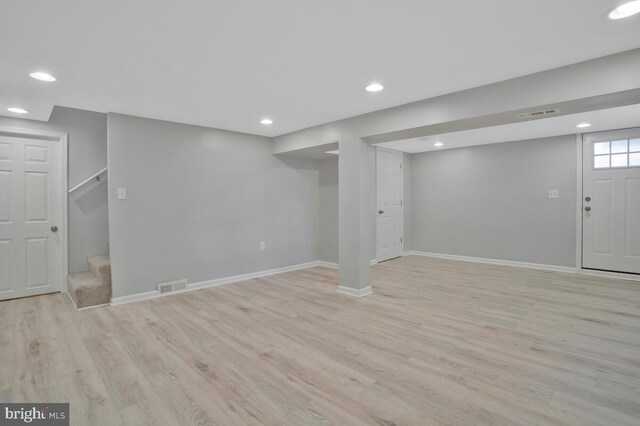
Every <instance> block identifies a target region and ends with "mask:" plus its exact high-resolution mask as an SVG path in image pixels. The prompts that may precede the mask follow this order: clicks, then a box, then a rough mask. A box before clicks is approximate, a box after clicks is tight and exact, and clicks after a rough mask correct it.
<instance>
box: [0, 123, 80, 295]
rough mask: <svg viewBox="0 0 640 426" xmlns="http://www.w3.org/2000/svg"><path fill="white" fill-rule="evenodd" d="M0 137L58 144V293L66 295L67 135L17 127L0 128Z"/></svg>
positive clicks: (67, 258) (67, 228)
mask: <svg viewBox="0 0 640 426" xmlns="http://www.w3.org/2000/svg"><path fill="white" fill-rule="evenodd" d="M0 135H3V136H17V137H22V138H32V139H40V140H48V141H53V142H59V145H60V146H59V149H60V168H61V170H60V181H61V182H60V192H61V194H60V196H61V200H62V202H61V203H60V206H61V210H62V211H61V212H60V218H61V224H62V225H63V226H61V228H62V229H60V251H61V253H60V262H61V263H62V264H61V265H60V274H61V277H60V292H61V293H67V286H66V285H65V283H66V282H67V275H68V273H69V248H68V238H69V221H68V219H67V203H68V198H69V197H68V192H67V191H68V187H69V186H68V182H67V179H68V177H67V161H68V151H67V144H68V139H69V138H68V134H67V133H61V132H50V131H47V130H32V129H22V128H18V127H8V126H0Z"/></svg>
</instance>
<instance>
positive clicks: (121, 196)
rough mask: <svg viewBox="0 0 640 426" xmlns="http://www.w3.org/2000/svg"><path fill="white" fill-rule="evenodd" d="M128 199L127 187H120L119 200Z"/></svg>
mask: <svg viewBox="0 0 640 426" xmlns="http://www.w3.org/2000/svg"><path fill="white" fill-rule="evenodd" d="M126 199H127V188H118V200H126Z"/></svg>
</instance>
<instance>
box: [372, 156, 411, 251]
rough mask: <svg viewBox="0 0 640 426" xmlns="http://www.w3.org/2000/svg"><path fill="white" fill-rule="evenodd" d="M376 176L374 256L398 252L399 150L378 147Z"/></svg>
mask: <svg viewBox="0 0 640 426" xmlns="http://www.w3.org/2000/svg"><path fill="white" fill-rule="evenodd" d="M376 151H377V153H376V175H377V176H376V180H377V188H378V221H377V222H378V224H377V240H378V241H377V256H376V257H377V260H378V262H382V261H383V260H388V259H392V258H394V257H399V256H402V254H403V252H404V245H403V235H402V233H403V222H402V220H403V213H402V204H403V203H402V193H403V179H402V153H401V152H395V151H388V150H385V149H381V148H378V149H377V150H376Z"/></svg>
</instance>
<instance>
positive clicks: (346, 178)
mask: <svg viewBox="0 0 640 426" xmlns="http://www.w3.org/2000/svg"><path fill="white" fill-rule="evenodd" d="M339 149H340V156H339V160H338V161H339V181H338V193H339V196H338V200H339V209H338V210H339V221H338V223H339V228H338V233H339V249H340V252H339V261H340V285H339V286H338V292H340V293H344V294H348V295H351V296H357V297H362V296H367V295H369V294H371V293H372V290H371V275H370V258H371V253H370V251H371V228H370V225H371V224H370V220H369V218H370V217H371V216H372V215H371V212H370V211H369V210H370V208H371V207H370V205H369V204H370V203H369V201H370V194H371V188H372V186H373V185H372V182H371V174H370V172H371V170H370V168H371V166H370V152H371V151H370V150H371V148H370V147H369V145H367V144H366V143H364V142H363V141H362V140H361V139H360V138H358V137H345V138H342V139H341V140H340V144H339Z"/></svg>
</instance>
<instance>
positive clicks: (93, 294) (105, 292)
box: [67, 255, 111, 309]
mask: <svg viewBox="0 0 640 426" xmlns="http://www.w3.org/2000/svg"><path fill="white" fill-rule="evenodd" d="M87 263H88V264H89V271H88V272H74V273H71V274H69V276H68V277H67V288H68V290H69V295H70V296H71V299H73V302H74V303H75V304H76V308H78V309H80V308H88V307H90V306H97V305H104V304H106V303H109V302H110V301H111V264H110V263H109V256H106V255H105V256H94V257H89V258H88V259H87Z"/></svg>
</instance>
